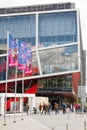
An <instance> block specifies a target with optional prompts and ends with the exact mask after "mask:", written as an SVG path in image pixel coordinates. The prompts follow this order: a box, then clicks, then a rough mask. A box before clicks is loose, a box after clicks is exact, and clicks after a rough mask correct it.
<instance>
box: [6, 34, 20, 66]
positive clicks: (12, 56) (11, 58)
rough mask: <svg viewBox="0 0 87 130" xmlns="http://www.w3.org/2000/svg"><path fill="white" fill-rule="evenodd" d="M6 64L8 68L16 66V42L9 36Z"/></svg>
mask: <svg viewBox="0 0 87 130" xmlns="http://www.w3.org/2000/svg"><path fill="white" fill-rule="evenodd" d="M8 48H9V50H8V64H9V66H10V67H12V66H17V65H18V54H17V43H16V40H15V39H14V38H13V37H12V36H11V34H9V45H8Z"/></svg>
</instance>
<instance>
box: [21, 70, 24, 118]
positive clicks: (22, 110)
mask: <svg viewBox="0 0 87 130" xmlns="http://www.w3.org/2000/svg"><path fill="white" fill-rule="evenodd" d="M23 95H24V69H23V79H22V118H21V120H24V118H23V108H24V105H23V103H24V102H23V99H24V96H23Z"/></svg>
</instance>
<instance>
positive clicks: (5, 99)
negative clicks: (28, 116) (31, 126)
mask: <svg viewBox="0 0 87 130" xmlns="http://www.w3.org/2000/svg"><path fill="white" fill-rule="evenodd" d="M8 44H9V31H7V58H6V61H7V62H6V86H5V98H4V124H3V125H4V126H6V125H7V124H6V109H7V85H8V82H7V80H8Z"/></svg>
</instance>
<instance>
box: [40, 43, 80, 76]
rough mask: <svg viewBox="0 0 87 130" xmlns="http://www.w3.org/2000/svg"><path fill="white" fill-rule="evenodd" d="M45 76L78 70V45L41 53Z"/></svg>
mask: <svg viewBox="0 0 87 130" xmlns="http://www.w3.org/2000/svg"><path fill="white" fill-rule="evenodd" d="M39 55H40V62H41V68H42V73H43V74H50V73H58V72H65V71H72V70H77V69H78V57H77V55H78V50H77V45H73V46H67V47H61V48H55V49H49V50H42V51H39Z"/></svg>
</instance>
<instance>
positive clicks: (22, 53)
mask: <svg viewBox="0 0 87 130" xmlns="http://www.w3.org/2000/svg"><path fill="white" fill-rule="evenodd" d="M25 68H26V42H21V41H18V69H19V70H25Z"/></svg>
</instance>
